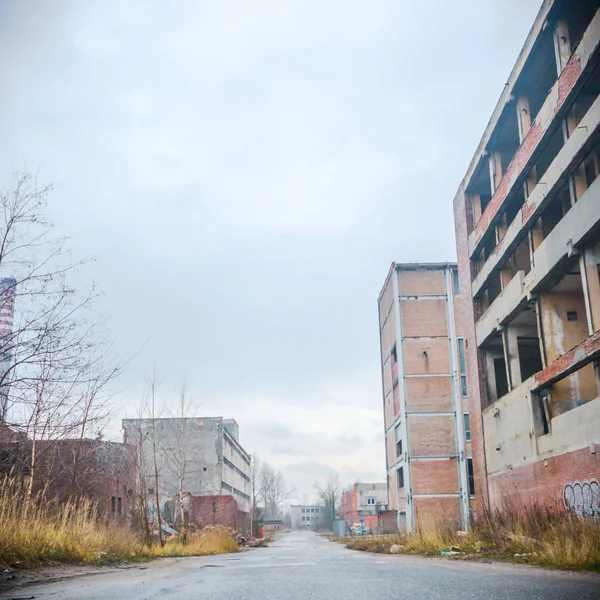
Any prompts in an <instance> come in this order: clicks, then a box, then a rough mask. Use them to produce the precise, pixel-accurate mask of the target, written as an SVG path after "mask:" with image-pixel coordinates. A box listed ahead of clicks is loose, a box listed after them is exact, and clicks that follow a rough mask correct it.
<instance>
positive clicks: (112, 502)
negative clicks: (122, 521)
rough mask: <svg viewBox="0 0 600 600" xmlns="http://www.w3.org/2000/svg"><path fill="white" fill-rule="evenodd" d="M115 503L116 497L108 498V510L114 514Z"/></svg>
mask: <svg viewBox="0 0 600 600" xmlns="http://www.w3.org/2000/svg"><path fill="white" fill-rule="evenodd" d="M116 504H117V498H116V497H115V496H113V497H112V498H111V499H110V512H112V514H113V515H114V514H115V508H116Z"/></svg>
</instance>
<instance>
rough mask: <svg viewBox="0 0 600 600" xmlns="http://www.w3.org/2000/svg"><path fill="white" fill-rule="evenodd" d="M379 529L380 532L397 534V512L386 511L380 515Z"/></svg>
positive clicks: (378, 520)
mask: <svg viewBox="0 0 600 600" xmlns="http://www.w3.org/2000/svg"><path fill="white" fill-rule="evenodd" d="M377 527H378V528H379V531H382V532H383V533H396V532H397V531H398V524H397V522H396V511H395V510H386V511H383V512H381V513H379V515H378V517H377Z"/></svg>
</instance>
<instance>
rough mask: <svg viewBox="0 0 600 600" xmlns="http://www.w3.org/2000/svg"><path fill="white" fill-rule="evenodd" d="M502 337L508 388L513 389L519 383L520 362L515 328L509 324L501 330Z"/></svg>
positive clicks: (520, 380) (520, 379) (520, 378)
mask: <svg viewBox="0 0 600 600" xmlns="http://www.w3.org/2000/svg"><path fill="white" fill-rule="evenodd" d="M503 334H504V335H503V337H504V340H505V341H504V356H505V360H506V368H507V371H508V386H509V389H511V390H512V389H514V388H516V387H517V386H519V385H521V383H522V381H523V379H522V377H521V363H520V362H519V345H518V340H517V328H516V327H514V326H512V325H509V326H508V327H507V328H506V329H505V330H504V331H503Z"/></svg>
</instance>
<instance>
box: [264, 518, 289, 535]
mask: <svg viewBox="0 0 600 600" xmlns="http://www.w3.org/2000/svg"><path fill="white" fill-rule="evenodd" d="M262 527H263V532H264V533H274V532H275V531H281V530H283V529H285V523H284V522H283V521H282V520H281V519H267V520H265V521H263V525H262Z"/></svg>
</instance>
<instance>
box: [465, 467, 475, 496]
mask: <svg viewBox="0 0 600 600" xmlns="http://www.w3.org/2000/svg"><path fill="white" fill-rule="evenodd" d="M467 480H468V482H469V496H474V495H475V477H474V475H473V459H472V458H467Z"/></svg>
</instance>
